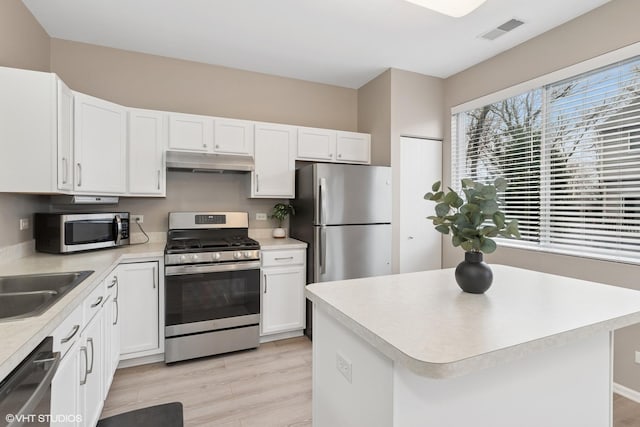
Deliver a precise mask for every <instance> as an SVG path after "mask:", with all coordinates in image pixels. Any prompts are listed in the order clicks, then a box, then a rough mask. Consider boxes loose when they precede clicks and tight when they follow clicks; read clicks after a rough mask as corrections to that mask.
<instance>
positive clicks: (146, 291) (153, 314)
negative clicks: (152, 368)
mask: <svg viewBox="0 0 640 427" xmlns="http://www.w3.org/2000/svg"><path fill="white" fill-rule="evenodd" d="M117 275H118V294H119V295H118V305H119V308H120V318H121V334H120V339H121V341H120V355H121V359H130V358H133V357H138V356H140V355H141V354H140V353H145V352H149V351H153V350H158V349H159V348H160V337H159V332H160V331H159V325H160V323H159V320H160V319H159V286H158V263H157V262H142V263H134V264H121V265H120V266H118V269H117Z"/></svg>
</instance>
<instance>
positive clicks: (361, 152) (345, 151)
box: [336, 132, 371, 164]
mask: <svg viewBox="0 0 640 427" xmlns="http://www.w3.org/2000/svg"><path fill="white" fill-rule="evenodd" d="M336 161H337V162H341V163H367V164H369V163H371V135H369V134H366V133H356V132H338V140H337V145H336Z"/></svg>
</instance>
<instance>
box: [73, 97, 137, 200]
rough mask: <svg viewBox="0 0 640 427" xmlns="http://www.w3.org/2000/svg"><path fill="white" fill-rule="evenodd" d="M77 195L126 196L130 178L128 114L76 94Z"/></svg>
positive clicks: (75, 184) (102, 102)
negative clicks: (128, 175) (128, 166)
mask: <svg viewBox="0 0 640 427" xmlns="http://www.w3.org/2000/svg"><path fill="white" fill-rule="evenodd" d="M74 113H75V114H74V117H75V121H74V129H75V131H74V166H75V173H76V175H75V180H74V189H75V191H76V192H82V193H90V194H123V193H125V192H126V174H127V160H126V159H127V114H126V109H125V108H124V107H122V106H120V105H117V104H114V103H112V102H108V101H105V100H102V99H99V98H95V97H93V96H89V95H85V94H82V93H77V92H74Z"/></svg>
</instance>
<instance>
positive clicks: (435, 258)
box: [400, 137, 442, 273]
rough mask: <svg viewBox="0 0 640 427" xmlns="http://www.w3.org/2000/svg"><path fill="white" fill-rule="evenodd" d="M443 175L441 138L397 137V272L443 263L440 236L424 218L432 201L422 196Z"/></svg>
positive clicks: (430, 209) (406, 271) (430, 212)
mask: <svg viewBox="0 0 640 427" xmlns="http://www.w3.org/2000/svg"><path fill="white" fill-rule="evenodd" d="M441 179H442V141H437V140H432V139H422V138H409V137H401V138H400V273H410V272H413V271H423V270H434V269H438V268H441V267H442V239H441V234H440V233H438V232H437V231H436V230H435V229H434V228H433V225H432V224H431V221H429V220H428V219H426V217H427V216H429V215H433V213H434V205H433V203H432V202H429V201H427V200H424V195H425V193H427V192H428V191H431V185H432V184H433V183H434V182H436V181H438V180H441Z"/></svg>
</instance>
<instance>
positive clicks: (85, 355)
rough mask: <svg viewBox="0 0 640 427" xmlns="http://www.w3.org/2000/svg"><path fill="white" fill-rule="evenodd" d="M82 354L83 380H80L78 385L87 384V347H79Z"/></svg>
mask: <svg viewBox="0 0 640 427" xmlns="http://www.w3.org/2000/svg"><path fill="white" fill-rule="evenodd" d="M82 352H84V378H83V379H82V380H80V385H85V384H86V383H87V377H88V376H89V371H88V369H89V356H87V347H85V346H82V347H80V353H82Z"/></svg>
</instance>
